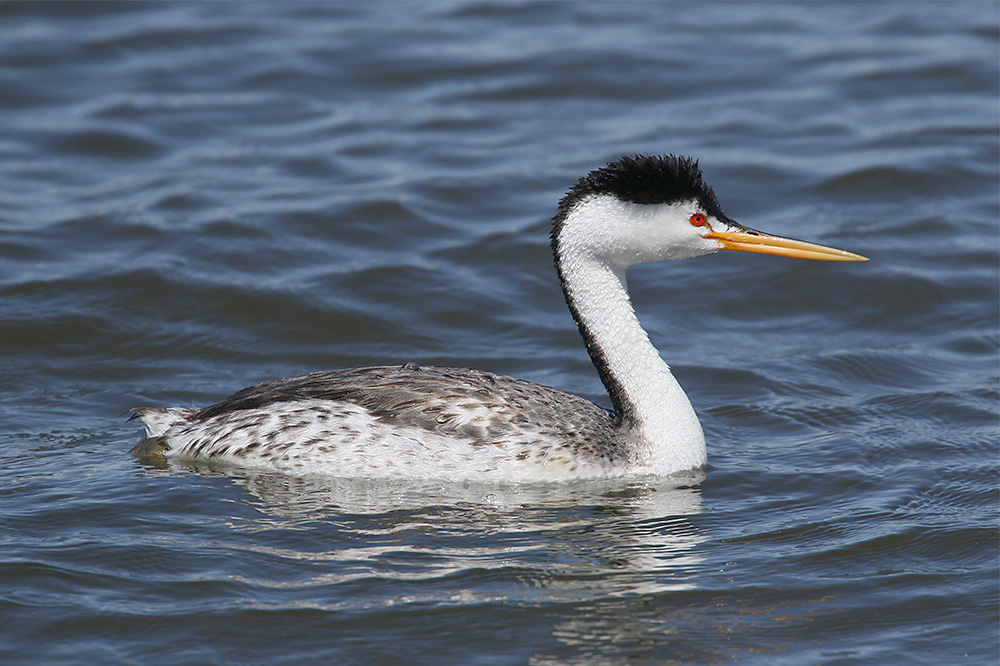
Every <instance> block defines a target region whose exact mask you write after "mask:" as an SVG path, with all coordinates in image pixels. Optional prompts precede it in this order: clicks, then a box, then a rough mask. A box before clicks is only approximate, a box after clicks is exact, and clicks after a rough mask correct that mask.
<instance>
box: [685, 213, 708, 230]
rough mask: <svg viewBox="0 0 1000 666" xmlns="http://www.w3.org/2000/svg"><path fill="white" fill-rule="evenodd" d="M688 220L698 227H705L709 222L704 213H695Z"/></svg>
mask: <svg viewBox="0 0 1000 666" xmlns="http://www.w3.org/2000/svg"><path fill="white" fill-rule="evenodd" d="M688 221H689V222H690V223H691V224H693V225H694V226H696V227H703V226H705V223H706V222H708V218H707V217H705V214H704V213H695V214H694V215H692V216H691V219H690V220H688Z"/></svg>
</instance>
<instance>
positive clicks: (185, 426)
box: [133, 155, 866, 481]
mask: <svg viewBox="0 0 1000 666" xmlns="http://www.w3.org/2000/svg"><path fill="white" fill-rule="evenodd" d="M551 241H552V253H553V255H554V257H555V265H556V271H557V272H558V274H559V281H560V283H561V284H562V289H563V293H564V294H565V297H566V303H567V305H568V306H569V309H570V312H571V313H572V315H573V319H574V320H576V325H577V327H578V328H579V329H580V334H581V335H582V336H583V339H584V342H585V343H586V345H587V351H588V352H589V353H590V358H591V360H592V361H593V363H594V366H596V368H597V372H598V374H599V375H600V377H601V381H602V382H603V383H604V386H605V388H606V389H607V391H608V393H609V395H610V397H611V403H612V405H613V409H612V410H611V411H610V412H609V411H606V410H604V409H601V408H600V407H598V406H597V405H594V404H593V403H591V402H589V401H587V400H585V399H583V398H580V397H578V396H575V395H572V394H569V393H564V392H563V391H560V390H557V389H554V388H549V387H547V386H542V385H539V384H534V383H531V382H527V381H523V380H520V379H514V378H511V377H505V376H503V375H498V374H495V373H491V372H482V371H479V370H468V369H458V368H439V367H422V366H419V365H416V364H413V363H407V364H405V365H401V366H383V367H367V368H356V369H349V370H334V371H330V372H317V373H313V374H309V375H305V376H302V377H296V378H292V379H279V380H276V381H270V382H265V383H263V384H257V385H256V386H251V387H249V388H246V389H243V390H242V391H239V392H238V393H235V394H233V395H231V396H229V397H228V398H225V399H224V400H222V401H220V402H217V403H215V404H214V405H210V406H208V407H205V408H203V409H183V408H170V409H163V408H156V407H141V408H137V409H135V410H133V411H134V412H135V416H137V417H139V418H140V419H142V421H143V423H144V424H145V428H146V439H145V440H144V441H143V442H141V443H140V444H138V445H137V446H136V447H135V448H134V449H133V452H134V453H136V454H137V455H153V456H168V457H178V458H190V459H212V460H225V461H228V462H235V463H239V464H242V465H250V466H255V467H266V468H269V469H278V470H284V471H286V472H291V473H296V474H304V473H312V472H321V473H328V474H334V475H338V476H369V477H371V476H374V477H379V476H411V477H420V478H450V479H483V480H489V479H497V480H512V481H525V480H541V479H569V478H584V477H608V476H619V475H626V474H657V475H666V474H671V473H674V472H679V471H683V470H688V469H694V468H698V467H701V466H703V465H704V464H705V463H706V460H707V458H706V450H705V437H704V434H703V433H702V429H701V424H700V423H699V422H698V417H697V416H696V415H695V412H694V409H693V408H692V407H691V403H690V402H689V401H688V398H687V396H686V395H685V394H684V391H683V390H682V389H681V387H680V385H679V384H678V383H677V380H676V379H674V376H673V374H672V373H671V372H670V367H669V366H668V365H667V364H666V363H664V362H663V360H662V359H661V358H660V355H659V353H658V352H657V351H656V349H655V348H654V347H653V345H652V343H650V341H649V337H648V336H647V335H646V332H645V331H644V330H643V329H642V327H641V326H640V324H639V321H638V319H637V318H636V315H635V311H634V310H633V309H632V304H631V301H630V299H629V295H628V292H627V290H626V280H625V272H626V270H627V269H628V268H629V267H630V266H633V265H635V264H641V263H645V262H651V261H662V260H666V259H687V258H689V257H696V256H698V255H702V254H709V253H712V252H717V251H719V250H738V251H742V252H758V253H763V254H776V255H781V256H786V257H797V258H801V259H822V260H832V261H865V260H866V259H865V257H862V256H859V255H856V254H852V253H850V252H845V251H843V250H835V249H833V248H829V247H824V246H822V245H815V244H813V243H806V242H803V241H797V240H792V239H788V238H781V237H778V236H771V235H768V234H764V233H762V232H759V231H755V230H753V229H749V228H747V227H744V226H742V225H740V224H737V223H736V222H735V221H733V220H731V219H730V218H729V217H727V216H726V214H725V213H723V211H722V208H721V206H720V205H719V201H718V199H717V198H716V196H715V193H714V192H713V191H712V189H711V188H710V187H709V186H708V185H707V184H706V183H705V182H704V180H703V179H702V173H701V169H700V168H699V167H698V162H697V161H696V160H693V159H691V158H688V157H677V156H673V155H668V156H636V157H623V158H621V159H620V160H618V161H616V162H612V163H609V164H608V165H607V166H605V167H603V168H600V169H597V170H595V171H592V172H591V173H590V174H588V175H586V176H584V177H583V178H581V179H580V180H579V181H578V182H577V183H576V185H574V186H573V187H572V188H571V189H570V190H569V192H568V193H567V194H566V196H565V197H563V199H562V200H561V201H560V202H559V208H558V213H557V214H556V216H555V218H554V224H553V227H552V237H551ZM133 418H134V417H133Z"/></svg>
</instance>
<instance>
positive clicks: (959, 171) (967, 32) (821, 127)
mask: <svg viewBox="0 0 1000 666" xmlns="http://www.w3.org/2000/svg"><path fill="white" fill-rule="evenodd" d="M998 14H1000V10H998V5H997V3H995V2H943V3H931V2H908V3H906V2H903V3H813V2H808V3H801V4H798V3H776V4H761V3H723V4H707V3H677V4H661V3H635V4H630V3H608V4H594V3H579V4H563V3H536V2H526V3H486V2H483V3H438V4H417V3H409V4H374V3H373V4H293V3H282V4H277V3H276V4H258V3H247V4H225V3H224V4H216V3H197V4H163V3H134V4H101V3H60V4H38V3H30V4H17V3H5V4H3V5H0V401H2V402H0V409H2V420H0V526H2V527H0V618H2V623H0V661H2V662H3V663H5V664H39V665H42V664H44V665H50V664H206V663H212V664H304V663H329V664H434V665H438V666H439V665H441V664H473V665H479V664H482V665H486V664H490V665H493V664H536V665H542V664H595V665H596V664H601V665H604V664H675V663H676V664H719V663H733V662H735V663H741V664H761V665H773V664H777V665H783V664H788V665H799V664H855V663H863V664H934V665H940V664H949V665H950V664H986V665H990V666H993V665H995V664H996V663H997V660H998V652H1000V650H998V629H997V627H998V615H1000V613H998V538H997V526H998V525H997V519H998V493H997V479H998V475H997V467H998V448H1000V445H998V439H1000V438H998V415H997V411H998V410H997V406H998V390H997V388H998V379H997V377H998V367H1000V363H998V341H997V337H998V336H997V334H998V219H1000V210H998V171H1000V170H998V117H1000V103H998V99H1000V94H998V80H1000V78H998V24H1000V21H998ZM637 152H642V153H648V152H676V153H682V154H691V155H695V156H698V157H699V158H700V159H701V163H702V166H703V167H704V169H705V172H706V178H707V179H708V181H709V182H710V183H711V184H712V185H713V186H714V188H715V190H716V192H717V193H718V194H719V196H720V199H721V201H722V204H723V206H724V207H725V209H726V212H727V213H728V214H729V215H731V216H732V217H734V218H736V219H737V220H740V221H742V222H743V223H745V224H748V225H750V226H753V227H757V228H761V229H765V230H768V231H772V232H775V233H781V234H787V235H791V236H794V237H800V238H806V239H810V240H815V241H818V242H822V243H825V244H829V245H834V246H837V247H843V248H845V249H848V250H852V251H855V252H858V253H861V254H864V255H867V256H869V257H871V261H870V262H868V263H866V264H838V263H822V264H821V263H816V262H804V261H792V260H786V259H778V258H773V257H762V256H751V255H738V254H736V253H723V254H720V255H714V256H708V257H702V258H700V259H697V260H692V261H686V262H680V263H677V264H658V265H652V266H644V267H641V268H639V269H637V270H634V271H633V273H632V274H631V283H632V290H633V295H634V298H635V301H636V306H637V309H638V311H639V314H640V318H641V319H642V321H643V322H644V324H645V325H646V326H647V328H648V330H649V331H650V335H651V338H652V339H653V341H654V342H655V343H656V344H657V345H658V346H659V348H660V349H661V352H662V354H663V356H664V358H665V359H666V360H667V361H668V362H670V363H671V364H672V365H673V367H674V368H675V370H676V373H677V375H678V377H679V379H680V381H681V383H682V384H683V385H684V386H685V388H686V390H687V392H688V394H689V395H690V397H691V400H692V402H693V404H694V405H695V408H696V409H697V410H698V412H699V414H700V416H701V419H702V423H703V425H704V427H705V431H706V435H707V439H708V446H709V457H710V467H709V468H708V469H707V470H706V471H705V474H704V475H703V476H700V477H698V476H696V477H691V478H689V479H687V480H685V481H684V484H682V485H681V486H680V487H678V486H677V485H676V484H672V483H671V482H668V481H666V480H664V481H663V482H649V481H646V482H626V481H619V482H614V483H573V484H556V485H549V486H531V487H525V486H520V487H518V486H513V487H500V486H491V487H485V486H476V485H474V484H472V485H469V484H466V485H459V484H449V483H445V482H433V483H431V482H428V483H403V482H391V483H390V482H384V481H378V482H376V481H361V480H350V479H334V478H327V479H323V478H309V479H294V478H288V477H284V476H281V475H276V474H274V475H268V474H247V473H245V472H243V471H240V470H238V469H234V468H225V467H206V466H181V465H168V466H164V467H162V468H160V467H156V466H153V465H150V464H144V463H142V462H140V461H137V460H135V459H133V458H132V457H131V456H130V455H129V454H128V450H129V448H130V446H132V445H133V444H135V443H136V442H137V441H139V438H140V432H139V429H138V428H137V427H136V425H135V422H132V423H126V421H125V419H126V417H127V410H128V409H129V408H130V407H132V406H135V405H140V404H176V405H198V404H204V403H207V402H211V401H214V400H216V399H218V398H220V397H222V396H224V395H226V394H228V393H230V392H232V391H234V390H236V389H239V388H241V387H243V386H245V385H248V384H251V383H254V382H257V381H261V380H264V379H269V378H275V377H280V376H289V375H294V374H298V373H302V372H307V371H310V370H317V369H323V368H335V367H345V366H352V365H364V364H378V363H403V362H405V361H416V362H419V363H427V364H430V363H435V364H444V365H458V366H473V367H479V368H483V369H487V370H491V371H495V372H501V373H505V374H510V375H515V376H518V377H523V378H526V379H530V380H534V381H538V382H542V383H545V384H549V385H554V386H557V387H560V388H564V389H569V390H572V391H575V392H578V393H581V394H584V395H586V396H588V397H590V398H592V399H595V400H597V401H599V402H602V404H606V400H605V398H604V397H603V396H602V388H601V385H600V383H599V381H598V379H597V377H596V374H595V373H594V371H593V369H592V367H591V366H590V364H589V361H588V359H587V357H586V354H585V352H584V349H583V345H582V344H581V342H580V340H579V339H578V336H577V333H576V331H575V329H574V327H573V324H572V321H571V319H570V317H569V314H568V313H567V312H566V310H565V307H564V305H563V302H562V297H561V294H560V293H559V290H558V287H557V283H556V279H555V275H554V272H553V270H552V267H551V260H550V258H549V254H548V246H547V233H548V219H549V218H551V216H552V215H553V214H554V212H555V204H556V201H557V200H558V199H559V197H560V196H561V195H562V194H563V192H565V190H566V189H567V188H568V187H569V186H570V185H571V184H572V183H573V182H574V181H575V179H576V178H578V177H579V176H580V175H582V174H583V173H585V172H587V171H589V170H590V169H592V168H595V167H597V166H600V165H601V164H603V163H604V162H606V161H607V160H609V159H614V158H616V157H617V156H619V155H621V154H623V153H637ZM685 484H686V485H685Z"/></svg>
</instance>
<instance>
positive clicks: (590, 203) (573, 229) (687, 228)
mask: <svg viewBox="0 0 1000 666" xmlns="http://www.w3.org/2000/svg"><path fill="white" fill-rule="evenodd" d="M728 227H729V225H727V224H726V223H724V222H722V221H720V220H718V219H716V218H715V217H714V216H712V215H709V214H708V213H707V212H705V210H704V209H703V208H702V207H701V206H700V205H699V204H698V202H697V201H687V202H680V203H674V204H634V203H627V202H623V201H620V200H618V199H617V198H615V197H613V196H610V195H598V196H594V197H591V198H589V199H586V200H584V201H581V202H580V203H579V205H578V206H577V207H576V208H575V209H574V210H573V212H572V213H571V214H570V215H569V217H568V218H567V220H566V222H565V223H564V228H563V232H562V234H561V243H562V245H563V246H564V248H566V249H567V250H568V249H569V248H570V247H573V246H575V248H576V249H579V250H581V251H585V252H586V253H587V254H589V255H590V256H593V257H594V258H597V259H600V260H601V261H604V262H606V263H608V264H610V265H612V266H615V267H618V268H627V267H629V266H633V265H635V264H642V263H647V262H650V261H664V260H667V259H687V258H689V257H697V256H700V255H703V254H710V253H712V252H718V251H719V250H721V249H722V244H721V243H720V242H719V241H717V240H713V239H710V238H705V235H706V234H708V233H710V232H711V231H712V230H713V229H714V230H716V231H726V230H727V229H728Z"/></svg>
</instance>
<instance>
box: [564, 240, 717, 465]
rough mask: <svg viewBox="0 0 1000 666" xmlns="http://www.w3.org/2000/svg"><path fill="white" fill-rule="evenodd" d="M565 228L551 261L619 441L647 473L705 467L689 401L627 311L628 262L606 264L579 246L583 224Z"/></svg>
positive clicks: (629, 308) (702, 440)
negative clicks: (608, 399) (606, 397)
mask: <svg viewBox="0 0 1000 666" xmlns="http://www.w3.org/2000/svg"><path fill="white" fill-rule="evenodd" d="M574 222H579V220H574ZM605 223H606V221H605ZM569 226H570V225H569V224H564V225H563V229H561V230H558V231H561V232H562V237H561V238H556V239H554V242H553V247H554V249H555V253H556V266H557V268H558V270H559V275H560V278H561V280H562V285H563V291H564V292H565V294H566V301H567V303H568V304H569V307H570V310H571V311H572V313H573V317H574V319H576V322H577V326H578V327H579V328H580V333H581V335H583V338H584V341H585V342H586V343H587V350H588V351H589V352H590V357H591V359H592V360H593V362H594V365H595V366H596V367H597V371H598V373H599V374H600V376H601V381H602V382H604V386H605V387H606V388H607V390H608V393H609V394H610V395H611V400H612V402H613V404H614V410H615V418H616V425H617V427H618V428H620V432H621V434H622V445H623V446H626V447H628V449H629V451H628V453H629V456H630V458H632V459H633V460H634V462H635V464H636V465H637V466H638V468H639V469H646V468H648V471H650V472H655V473H660V474H669V473H671V472H676V471H680V470H684V469H691V468H694V467H699V466H701V465H703V464H705V461H706V454H705V437H704V434H703V433H702V430H701V424H700V423H699V422H698V417H697V416H696V415H695V412H694V409H693V408H692V407H691V402H690V401H689V400H688V398H687V396H686V395H685V394H684V391H683V390H682V389H681V387H680V384H678V383H677V380H676V379H675V378H674V375H673V373H672V372H671V371H670V367H669V366H668V365H667V364H666V363H664V362H663V360H662V359H661V358H660V355H659V353H658V352H657V350H656V348H655V347H654V346H653V344H652V343H651V342H650V341H649V336H648V335H646V331H644V330H643V328H642V326H641V325H640V324H639V320H638V318H637V317H636V315H635V310H634V309H633V308H632V302H631V300H630V299H629V295H628V291H627V289H626V279H625V271H626V268H627V265H626V264H624V263H622V264H620V265H611V264H609V262H608V261H607V260H606V258H604V257H600V256H595V255H594V254H593V253H591V252H587V251H584V250H583V249H582V244H583V241H584V239H585V236H581V235H580V233H581V232H586V231H587V229H586V226H588V225H579V226H577V228H576V229H572V230H571V229H570V228H569ZM558 231H557V233H558ZM578 241H579V242H578Z"/></svg>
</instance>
